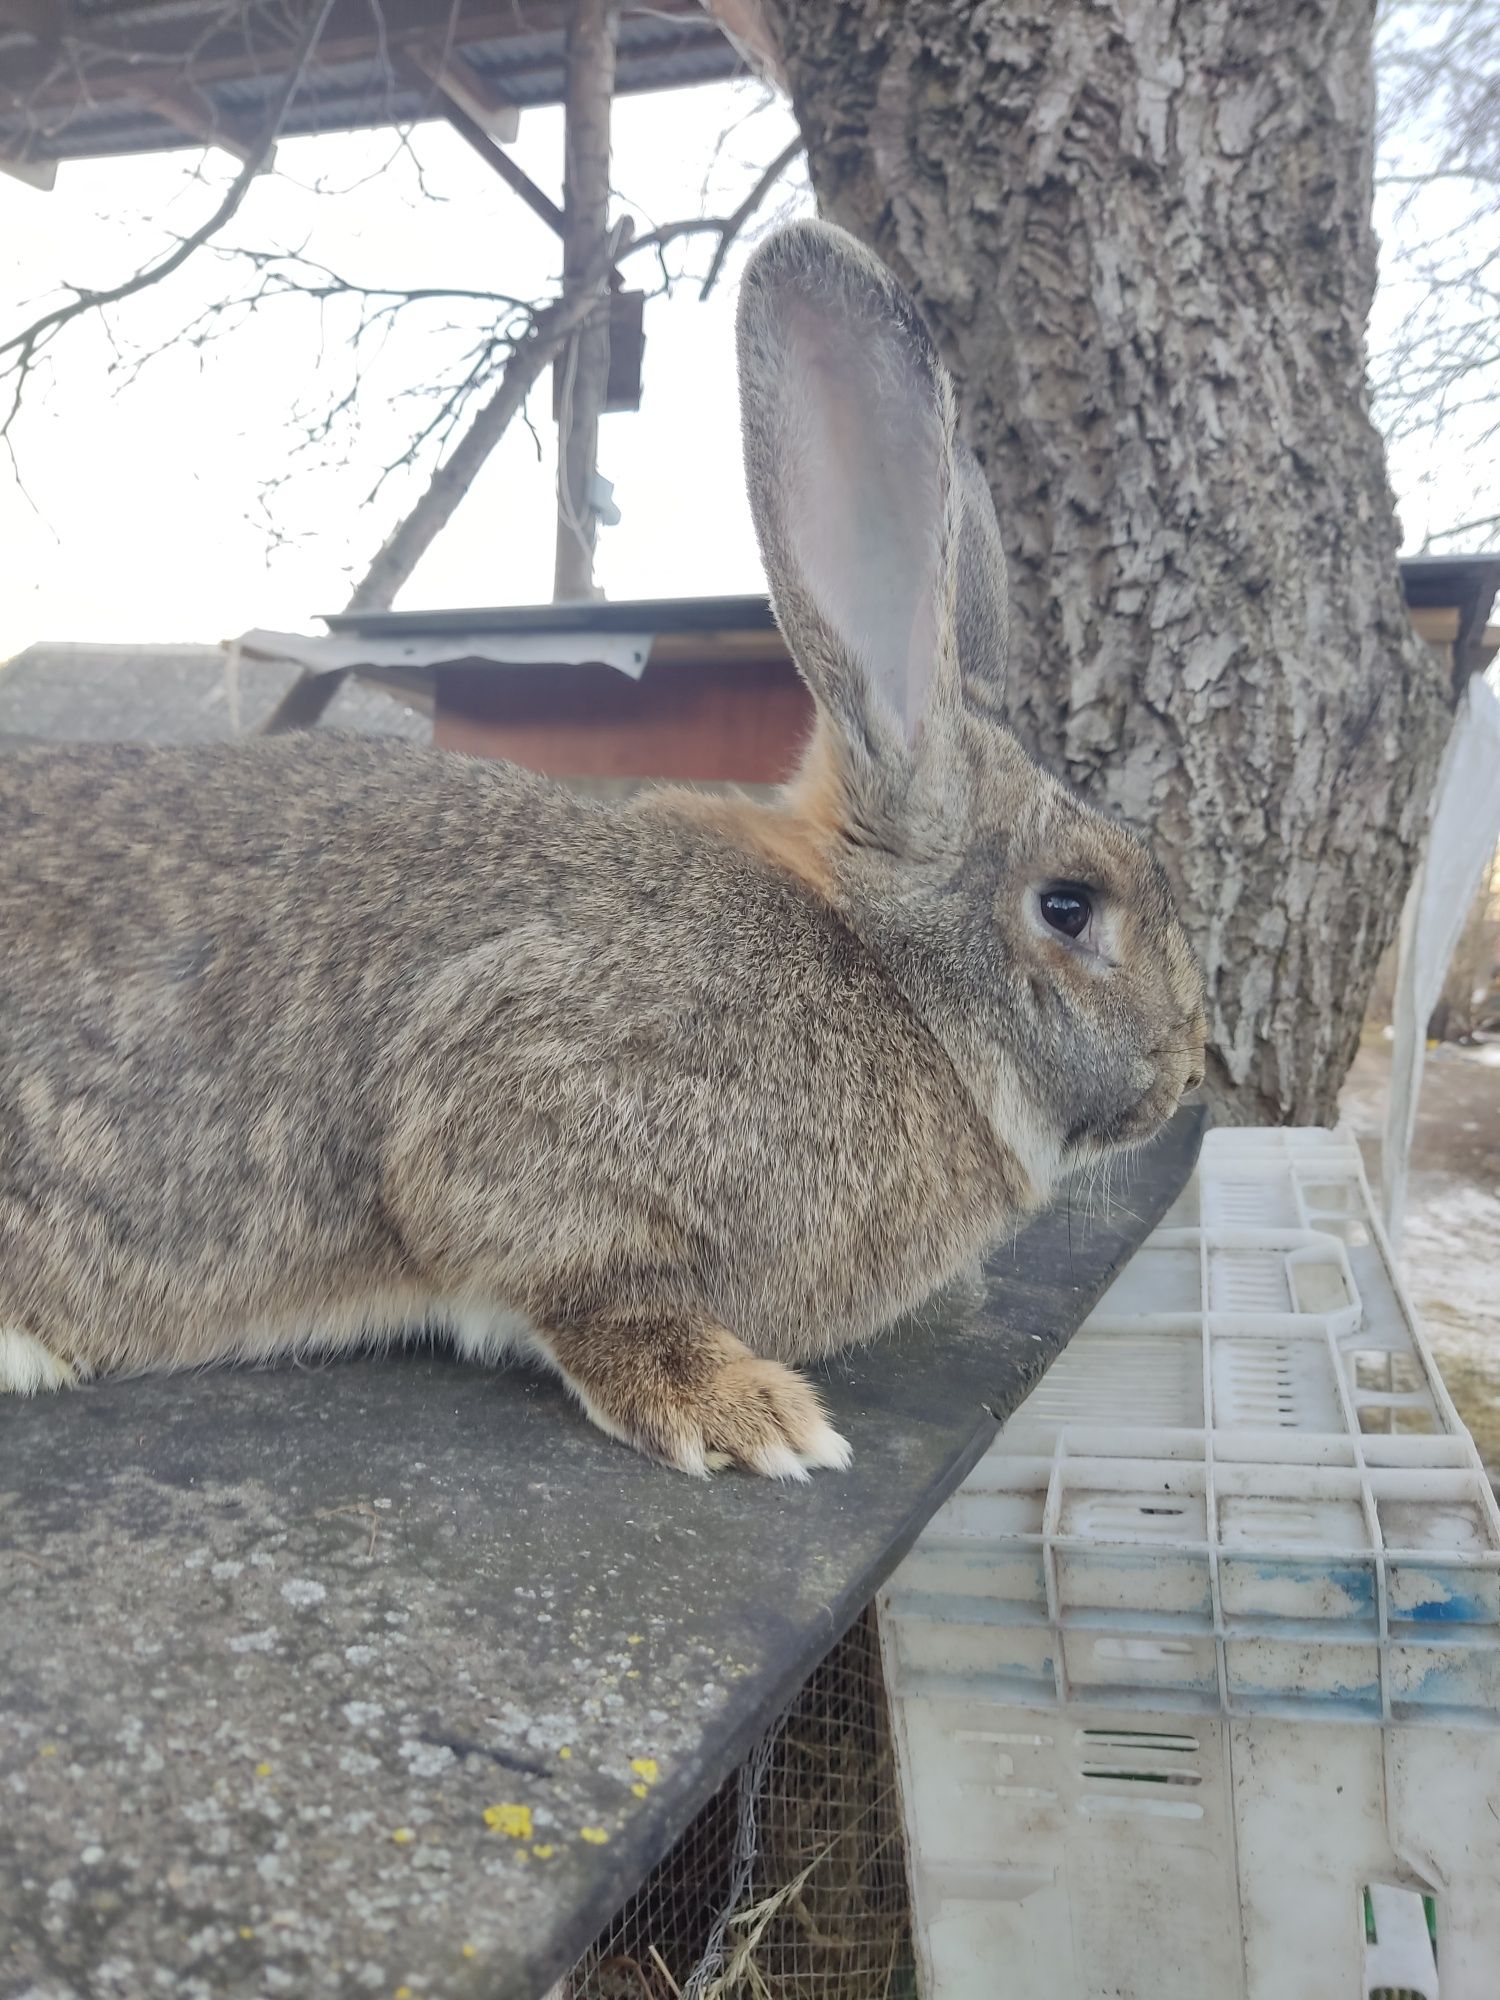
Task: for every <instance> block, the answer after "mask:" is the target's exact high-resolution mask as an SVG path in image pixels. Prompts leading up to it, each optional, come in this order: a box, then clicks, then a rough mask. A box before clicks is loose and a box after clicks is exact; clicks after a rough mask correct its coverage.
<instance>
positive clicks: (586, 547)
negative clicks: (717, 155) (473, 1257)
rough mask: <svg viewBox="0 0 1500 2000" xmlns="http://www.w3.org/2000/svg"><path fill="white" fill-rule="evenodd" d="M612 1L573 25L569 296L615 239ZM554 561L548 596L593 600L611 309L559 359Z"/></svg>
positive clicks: (589, 0)
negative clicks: (611, 190)
mask: <svg viewBox="0 0 1500 2000" xmlns="http://www.w3.org/2000/svg"><path fill="white" fill-rule="evenodd" d="M617 27H618V21H617V16H616V12H615V7H614V4H613V0H573V9H572V13H571V14H570V16H569V19H568V45H567V66H568V85H567V90H568V95H567V104H566V108H565V113H564V118H565V123H564V141H563V146H564V160H563V297H564V298H565V299H566V298H571V297H572V295H573V292H574V290H575V289H576V288H577V287H578V286H579V285H581V284H586V283H587V282H588V279H589V273H590V272H591V271H592V270H594V269H596V268H597V267H598V263H599V257H600V253H601V252H602V250H603V247H604V242H605V238H606V236H607V235H608V233H609V113H610V102H611V99H612V98H613V96H614V89H615V36H616V32H617ZM558 367H559V369H560V371H561V373H562V394H561V397H560V400H559V412H560V415H559V423H558V436H557V564H556V568H555V570H554V573H553V586H552V594H553V596H554V597H555V598H556V599H557V601H558V602H559V603H560V604H561V603H568V602H572V601H575V600H579V599H584V598H589V597H592V596H593V595H594V540H595V537H596V535H597V533H598V527H599V517H598V515H597V514H596V513H595V511H594V502H593V493H592V488H593V480H594V468H595V465H596V463H597V460H598V455H599V417H600V413H601V411H602V410H603V408H604V399H605V395H606V392H607V390H608V385H609V308H608V305H607V304H605V305H603V306H601V307H600V309H599V311H598V312H596V313H594V314H592V315H591V317H590V318H589V319H588V320H587V321H586V322H585V323H584V325H583V326H581V327H580V328H579V330H578V332H577V333H576V334H575V335H574V337H573V340H572V342H571V344H570V346H569V347H568V349H567V351H566V352H565V354H564V356H563V358H562V360H561V361H560V362H559V363H558Z"/></svg>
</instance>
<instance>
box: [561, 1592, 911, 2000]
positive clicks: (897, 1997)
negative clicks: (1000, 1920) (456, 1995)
mask: <svg viewBox="0 0 1500 2000" xmlns="http://www.w3.org/2000/svg"><path fill="white" fill-rule="evenodd" d="M916 1992H917V1986H916V1973H915V1968H914V1962H913V1956H912V1942H911V1920H910V1905H909V1901H908V1897H907V1887H906V1856H905V1850H904V1847H903V1836H902V1829H901V1807H900V1801H899V1798H898V1796H897V1791H896V1769H895V1761H894V1757H893V1754H892V1749H891V1739H890V1726H889V1721H888V1716H887V1710H886V1700H885V1686H884V1682H883V1681H882V1678H881V1672H880V1640H879V1635H878V1632H877V1629H876V1624H875V1614H874V1612H873V1610H872V1611H868V1612H866V1613H865V1615H864V1616H863V1617H862V1618H860V1619H859V1620H858V1621H857V1623H856V1624H855V1625H854V1626H853V1627H852V1628H851V1630H850V1631H849V1632H848V1633H847V1634H846V1635H845V1637H844V1638H843V1639H841V1640H840V1641H839V1643H838V1645H836V1646H835V1647H834V1649H833V1651H832V1652H831V1653H829V1654H828V1656H827V1658H826V1659H824V1660H823V1662H822V1664H821V1665H820V1666H818V1667H817V1668H816V1669H815V1670H814V1672H813V1673H812V1674H811V1676H810V1677H809V1678H808V1680H807V1681H806V1682H804V1684H803V1686H802V1689H801V1691H800V1692H799V1693H798V1695H797V1697H796V1699H795V1700H794V1701H793V1702H792V1704H791V1706H790V1708H788V1709H787V1711H786V1713H785V1714H784V1715H783V1716H782V1717H781V1719H780V1720H779V1721H778V1722H776V1723H775V1724H774V1725H773V1726H772V1727H771V1729H770V1730H769V1731H768V1732H767V1733H766V1735H765V1736H763V1737H762V1738H761V1740H760V1742H759V1743H758V1744H757V1745H756V1747H755V1749H754V1750H753V1751H752V1752H751V1753H750V1755H749V1756H748V1757H747V1758H746V1760H745V1762H744V1763H743V1764H742V1765H741V1766H740V1767H739V1769H738V1770H737V1771H735V1772H734V1773H733V1774H732V1775H731V1776H730V1778H729V1779H728V1780H727V1781H726V1782H725V1783H724V1785H723V1786H721V1787H720V1789H719V1791H718V1792H716V1793H715V1795H714V1796H713V1798H712V1799H710V1800H709V1802H708V1804H707V1805H706V1806H705V1807H704V1808H703V1810H702V1812H700V1813H699V1815H698V1817H697V1818H696V1819H695V1820H694V1821H693V1823H692V1825H691V1826H690V1827H689V1828H688V1829H687V1831H686V1832H685V1833H684V1834H683V1836H682V1838H681V1839H680V1840H679V1841H678V1842H677V1845H676V1846H675V1847H674V1848H673V1849H672V1851H671V1852H670V1853H669V1854H668V1855H667V1857H666V1859H665V1860H664V1861H662V1862H661V1863H660V1865H659V1866H658V1867H657V1868H656V1869H655V1871H654V1872H653V1873H652V1874H651V1875H650V1876H649V1877H648V1878H647V1879H646V1881H645V1882H644V1883H642V1885H641V1887H640V1888H639V1889H638V1890H637V1892H636V1894H635V1895H634V1896H633V1897H632V1898H631V1899H630V1901H629V1902H628V1903H627V1904H626V1905H625V1906H624V1908H623V1909H622V1910H621V1911H620V1912H619V1914H618V1915H617V1916H616V1917H615V1918H614V1919H613V1920H612V1922H610V1923H609V1924H608V1925H607V1926H606V1927H605V1929H604V1930H603V1931H602V1932H601V1933H600V1935H599V1936H598V1938H597V1939H596V1940H595V1941H594V1943H593V1945H592V1946H591V1947H590V1948H589V1950H588V1951H587V1952H585V1953H584V1955H583V1957H582V1958H581V1959H580V1960H579V1961H578V1963H577V1964H576V1965H575V1966H574V1968H573V1970H572V1972H571V1973H569V1975H568V1976H567V1978H566V1979H564V1980H563V1981H562V1983H561V1984H560V1985H559V1986H558V1987H557V1988H556V1989H555V1991H554V1994H553V1995H552V1996H549V2000H916Z"/></svg>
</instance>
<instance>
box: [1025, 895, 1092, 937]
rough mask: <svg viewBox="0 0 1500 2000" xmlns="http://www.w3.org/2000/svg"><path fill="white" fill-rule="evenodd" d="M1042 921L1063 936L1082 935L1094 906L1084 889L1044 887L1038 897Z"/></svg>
mask: <svg viewBox="0 0 1500 2000" xmlns="http://www.w3.org/2000/svg"><path fill="white" fill-rule="evenodd" d="M1039 901H1040V904H1041V911H1042V921H1043V923H1046V924H1050V925H1051V927H1052V929H1053V930H1055V931H1061V932H1062V934H1063V936H1064V937H1070V938H1076V937H1082V936H1083V933H1084V932H1085V931H1086V930H1087V929H1088V923H1089V918H1090V917H1091V916H1092V915H1093V913H1094V906H1093V904H1092V903H1091V902H1090V901H1089V897H1088V892H1087V890H1084V889H1073V888H1069V889H1044V890H1043V891H1042V894H1041V896H1040V898H1039Z"/></svg>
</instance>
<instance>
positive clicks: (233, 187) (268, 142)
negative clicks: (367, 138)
mask: <svg viewBox="0 0 1500 2000" xmlns="http://www.w3.org/2000/svg"><path fill="white" fill-rule="evenodd" d="M332 7H333V0H317V5H316V6H315V7H314V8H313V10H312V12H311V13H309V15H308V17H307V20H306V22H305V23H304V25H303V29H302V33H301V35H300V36H299V37H298V41H297V46H296V49H295V50H294V52H293V55H292V61H291V67H290V68H289V70H288V72H287V77H286V81H285V83H284V84H283V85H282V87H281V89H280V90H279V91H278V92H277V94H276V98H275V101H274V102H273V104H272V106H271V109H270V111H269V112H268V113H267V114H266V120H265V123H264V125H263V126H262V128H261V131H260V135H259V137H258V138H257V139H256V140H255V141H254V143H253V144H252V145H251V146H250V148H249V150H248V151H247V153H246V157H245V159H244V162H243V164H242V165H241V167H240V170H239V172H238V173H237V174H236V175H235V177H234V179H233V181H232V182H231V183H230V185H229V187H228V189H227V191H226V192H225V195H224V198H223V200H222V201H221V202H220V203H219V206H218V207H217V208H216V209H215V210H214V212H213V214H212V215H211V216H210V217H209V218H208V220H207V221H206V222H204V223H202V224H200V226H199V227H198V228H197V229H195V230H193V231H191V232H190V234H188V235H187V236H184V237H183V238H182V239H181V241H180V242H179V243H178V244H177V246H176V248H175V249H173V250H171V251H169V252H168V253H167V255H166V256H165V257H162V258H160V259H159V260H158V261H157V262H156V263H155V264H148V265H147V266H146V267H145V268H144V269H143V270H140V271H137V272H136V274H135V276H134V277H133V278H126V279H125V280H124V281H123V282H122V283H121V284H118V285H111V286H108V287H107V288H105V289H104V290H102V291H93V290H87V289H83V288H80V287H77V286H75V287H72V288H71V289H72V291H73V297H72V298H71V299H69V300H68V301H67V302H66V304H64V305H60V306H55V307H53V309H52V310H51V311H50V312H47V313H44V314H43V315H42V317H41V318H40V319H38V320H34V321H33V322H32V324H31V325H30V326H28V327H25V328H23V329H22V331H21V332H20V333H17V334H13V335H12V336H11V338H10V339H9V340H5V341H0V356H5V355H14V356H15V359H14V361H13V362H12V363H11V364H10V367H9V368H8V369H6V370H5V371H4V372H5V373H7V374H11V375H13V376H14V378H15V380H14V386H13V389H12V392H11V403H10V409H9V410H8V412H7V413H6V417H5V421H4V422H3V423H0V436H5V435H6V434H8V432H9V430H10V427H11V425H12V424H13V423H14V421H15V417H16V412H17V411H18V410H19V408H20V406H21V394H22V390H23V389H24V387H25V383H26V378H27V376H28V375H29V374H30V372H31V370H32V368H33V366H34V365H35V363H36V358H37V356H38V354H40V353H42V352H44V351H45V349H46V348H47V347H48V346H50V344H51V343H52V341H53V340H55V339H56V337H57V336H58V334H59V333H61V332H62V330H63V328H64V327H65V326H67V325H68V324H69V323H70V321H72V320H75V319H77V318H78V317H79V316H80V314H82V313H86V312H96V311H100V310H101V309H103V308H104V307H106V306H112V305H118V304H119V302H120V301H121V300H122V299H128V298H130V297H131V296H132V295H133V294H134V293H136V292H143V291H145V289H146V288H147V286H148V285H159V284H160V283H161V281H162V280H163V279H164V278H170V277H171V275H172V273H173V272H174V271H179V270H181V268H182V266H183V265H184V264H185V263H186V262H187V261H188V259H189V258H190V257H191V256H192V255H193V253H194V251H196V250H201V249H202V247H203V245H204V244H205V243H207V242H208V241H209V239H210V237H213V236H216V235H217V234H218V232H219V231H220V230H221V229H222V228H223V227H224V225H225V224H226V223H227V222H229V221H230V220H232V218H233V217H234V215H235V214H236V212H237V211H238V209H239V206H240V204H241V202H242V201H243V200H244V198H245V195H246V193H247V192H248V191H249V187H250V183H251V182H252V181H253V180H254V179H255V177H256V175H257V174H258V173H259V172H260V171H261V169H262V168H263V167H264V166H265V163H266V161H267V160H268V159H269V158H270V156H271V150H272V148H273V147H274V146H275V144H276V136H277V134H278V133H279V132H280V130H281V123H282V120H283V119H284V118H285V117H286V114H287V111H288V109H289V107H290V105H291V102H292V99H293V98H294V97H295V96H296V94H297V92H298V90H299V89H300V88H301V85H302V79H303V77H304V75H305V74H306V72H307V66H308V63H309V62H310V61H311V59H312V54H313V51H314V49H315V48H316V47H317V45H318V39H319V37H320V36H321V34H322V32H323V27H324V24H325V23H326V21H327V19H328V16H329V13H330V12H331V10H332Z"/></svg>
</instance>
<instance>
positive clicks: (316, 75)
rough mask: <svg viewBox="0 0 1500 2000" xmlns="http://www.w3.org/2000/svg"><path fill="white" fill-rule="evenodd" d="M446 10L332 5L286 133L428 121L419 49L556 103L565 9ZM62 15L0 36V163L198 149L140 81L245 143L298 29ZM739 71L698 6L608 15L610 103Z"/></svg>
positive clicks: (127, 1)
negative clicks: (53, 36)
mask: <svg viewBox="0 0 1500 2000" xmlns="http://www.w3.org/2000/svg"><path fill="white" fill-rule="evenodd" d="M450 14H451V7H450V4H449V0H405V4H404V6H403V5H401V4H399V0H398V4H396V5H393V6H386V7H383V8H376V7H375V6H374V5H373V4H371V0H339V4H337V5H336V7H335V12H334V15H333V16H332V17H331V19H330V24H329V27H328V28H327V29H326V30H325V33H324V37H323V43H322V47H321V49H320V52H319V55H318V58H317V61H316V63H315V64H314V66H313V67H312V68H311V69H310V71H309V74H308V76H307V78H306V80H305V82H304V84H303V87H302V88H301V89H300V90H299V92H298V93H297V97H296V99H295V101H294V102H293V104H292V107H291V109H290V112H289V113H288V115H287V118H286V120H285V122H284V125H283V127H282V130H283V133H284V134H286V135H293V134H306V133H315V132H342V131H352V130H355V129H358V128H362V127H371V126H381V125H390V124H407V123H411V122H414V121H417V120H419V119H423V118H430V117H432V116H434V115H436V114H435V107H434V103H433V91H432V89H431V86H430V85H427V84H425V83H422V82H418V81H415V80H414V79H413V78H412V76H411V75H410V73H409V72H408V71H407V69H406V68H405V67H404V66H403V64H402V62H401V59H400V57H401V51H402V50H403V48H409V47H411V46H412V45H413V43H414V42H415V41H416V40H418V39H421V40H424V41H425V42H426V44H427V45H428V46H429V47H431V46H432V45H433V43H434V41H436V42H437V43H438V44H440V45H442V46H445V47H446V46H452V47H453V48H454V49H455V50H456V51H457V52H458V53H459V54H460V55H461V56H462V58H463V60H464V62H465V63H466V64H467V65H468V66H469V68H470V69H471V70H472V71H473V72H475V73H476V74H477V75H478V77H479V78H480V79H481V81H482V82H483V83H484V84H485V85H487V86H489V87H490V89H491V90H493V92H494V94H495V95H496V97H497V98H501V99H503V100H505V101H506V102H508V103H511V104H514V105H516V106H517V107H519V108H521V109H526V108H528V107H530V106H533V105H539V104H555V103H558V102H560V100H561V97H562V93H563V86H564V66H563V21H564V19H565V15H566V9H565V7H563V6H562V5H561V4H559V0H515V4H507V0H464V4H463V5H462V6H461V7H460V9H459V11H458V15H457V20H456V24H453V25H450ZM75 16H76V28H75V30H74V33H73V35H72V37H71V42H70V43H66V44H62V45H59V46H58V47H56V48H54V49H49V48H48V47H47V46H46V45H45V44H44V43H42V42H41V41H40V40H38V39H37V38H36V37H34V36H32V37H28V36H26V35H24V34H22V33H21V32H20V31H19V30H11V29H9V28H6V29H0V155H4V156H7V157H11V158H16V159H27V160H45V159H57V160H66V159H87V158H98V157H105V156H110V155H115V154H123V153H137V152H153V151H160V150H164V149H169V148H173V147H188V146H192V145H194V144H201V143H202V140H201V137H195V136H194V134H193V133H191V132H189V131H187V130H185V129H183V127H182V125H181V124H180V123H174V122H173V121H172V119H171V118H170V117H168V116H166V115H164V114H163V112H162V111H161V110H160V109H159V108H155V107H153V106H152V105H151V104H150V103H148V102H146V101H144V100H143V98H142V97H141V96H138V95H136V94H134V93H135V92H136V91H137V90H138V89H139V88H140V87H141V84H140V80H141V79H142V78H146V79H148V80H149V79H155V80H157V81H158V82H160V81H166V82H168V83H171V84H173V85H174V86H175V87H178V88H182V89H186V90H188V91H190V93H191V96H192V98H193V101H194V104H195V106H196V107H197V109H198V110H199V111H200V112H201V115H202V117H203V119H204V120H205V122H208V123H211V124H213V125H215V126H216V127H217V128H218V129H219V130H222V131H224V132H226V133H234V134H239V135H242V136H249V135H253V134H255V133H256V132H258V130H259V129H260V126H261V124H262V122H263V120H264V118H265V116H266V115H267V111H268V108H269V106H270V105H271V103H272V102H273V100H274V98H275V96H276V94H277V92H278V90H279V89H280V88H281V86H282V83H283V82H284V78H285V59H286V51H287V48H288V46H289V39H288V23H289V22H291V24H292V26H293V28H294V27H295V16H294V14H293V13H292V12H291V10H289V9H288V8H286V7H284V6H279V5H278V6H267V5H260V4H254V0H252V4H251V5H249V6H248V7H247V8H246V10H245V11H244V12H243V14H242V15H239V16H237V17H236V16H234V15H232V14H230V13H228V12H227V10H226V8H225V6H224V5H223V0H216V4H211V5H205V4H204V0H145V4H142V0H79V4H78V5H77V7H76V9H75ZM226 22H227V25H226ZM236 22H237V23H238V34H236V32H235V28H236ZM742 69H743V65H742V64H741V63H740V61H739V58H738V57H737V55H736V54H735V51H734V49H733V48H732V47H731V45H730V43H729V42H727V41H726V40H725V38H724V36H723V35H722V34H721V33H720V31H719V29H718V27H717V26H716V25H715V23H714V22H713V21H712V20H711V19H710V17H709V16H708V15H707V14H706V13H705V12H704V11H703V10H702V9H701V8H700V7H698V6H697V5H696V4H695V0H655V4H653V6H652V8H651V10H650V11H648V12H629V11H626V12H623V13H622V14H621V17H620V24H619V55H618V64H617V78H616V89H617V91H618V92H619V93H621V94H626V93H630V92H635V91H646V90H665V89H671V88H676V87H678V86H682V85H688V84H697V83H713V82H718V81H721V80H723V79H725V78H728V77H731V76H734V75H737V74H740V73H741V72H742Z"/></svg>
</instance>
